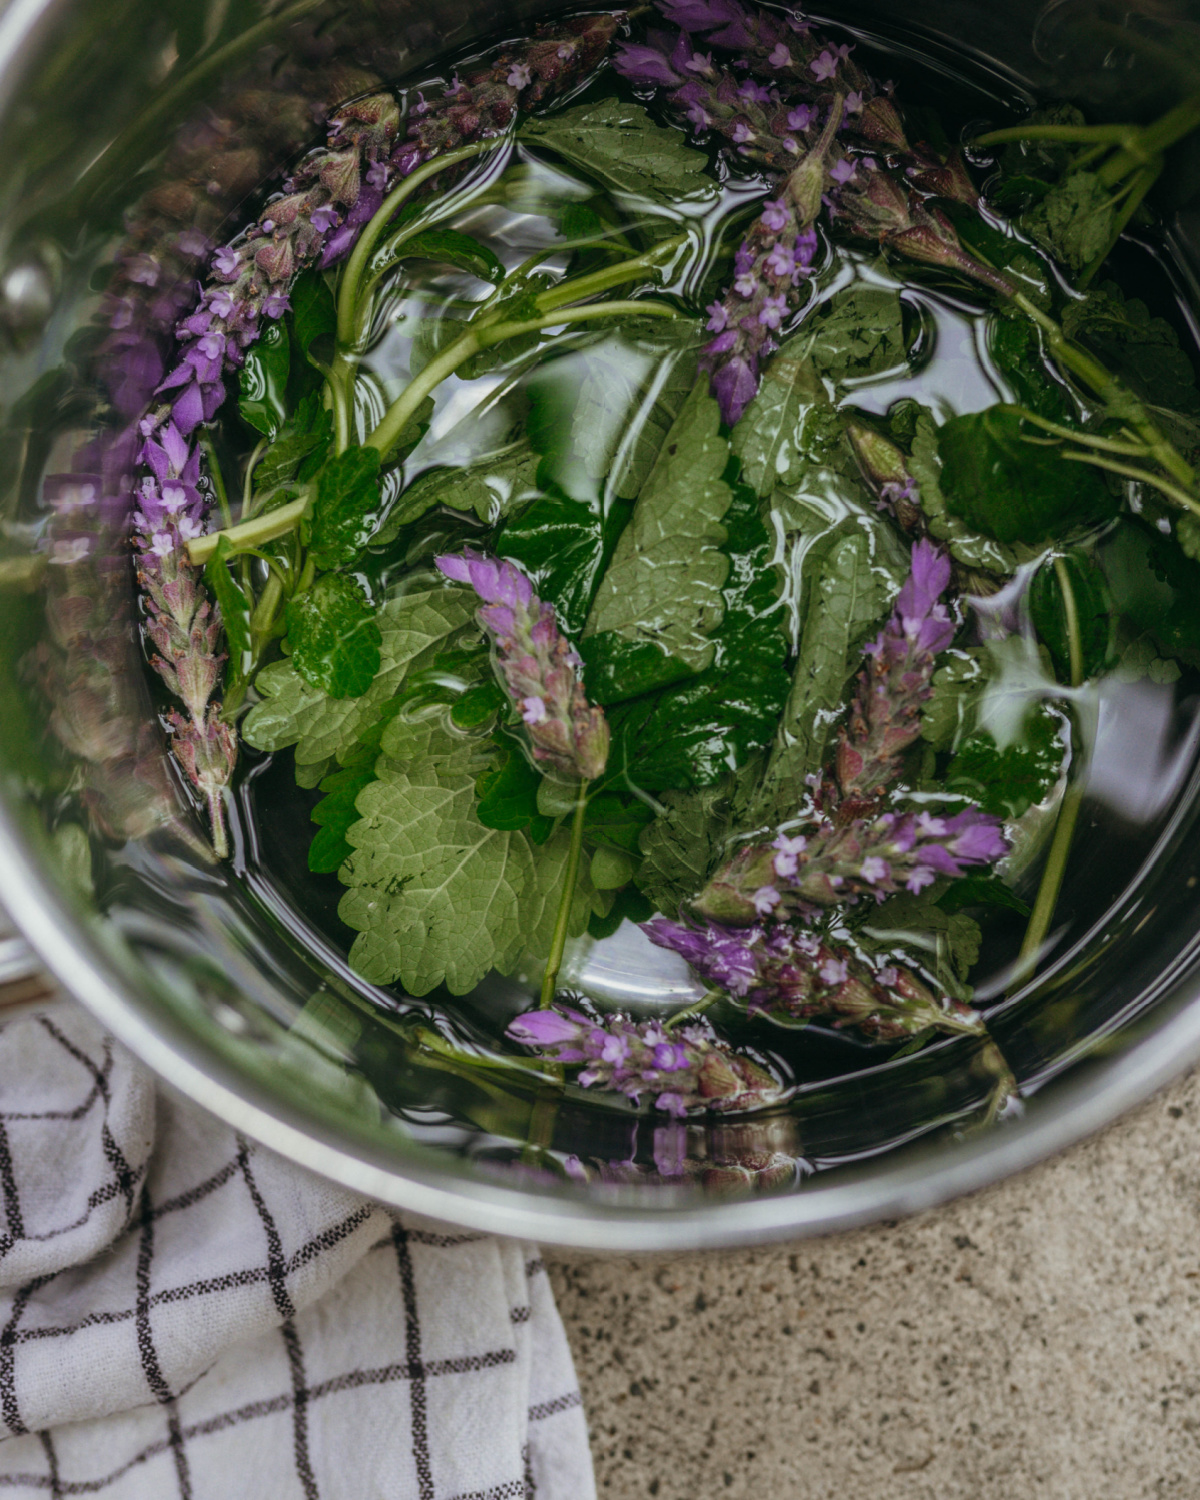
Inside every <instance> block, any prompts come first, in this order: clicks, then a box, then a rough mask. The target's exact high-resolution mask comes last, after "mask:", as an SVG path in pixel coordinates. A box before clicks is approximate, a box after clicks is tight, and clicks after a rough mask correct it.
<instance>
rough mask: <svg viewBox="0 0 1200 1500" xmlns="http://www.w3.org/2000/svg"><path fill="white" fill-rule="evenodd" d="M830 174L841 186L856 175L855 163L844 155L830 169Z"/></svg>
mask: <svg viewBox="0 0 1200 1500" xmlns="http://www.w3.org/2000/svg"><path fill="white" fill-rule="evenodd" d="M829 176H830V178H831V179H832V180H833V181H834V182H836V183H838V184H839V186H840V185H843V184H845V183H847V182H849V181H850V179H851V178H852V177H853V176H854V163H853V162H852V161H851V160H850V158H849V157H848V156H843V157H842V159H841V161H839V162H838V163H837V165H836V166H834V167H832V168H831V169H830V172H829Z"/></svg>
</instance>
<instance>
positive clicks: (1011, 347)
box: [988, 304, 1078, 425]
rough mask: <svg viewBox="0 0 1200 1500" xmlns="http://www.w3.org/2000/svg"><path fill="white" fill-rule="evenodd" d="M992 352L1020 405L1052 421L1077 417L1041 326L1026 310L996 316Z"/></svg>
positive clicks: (990, 341)
mask: <svg viewBox="0 0 1200 1500" xmlns="http://www.w3.org/2000/svg"><path fill="white" fill-rule="evenodd" d="M1070 305H1071V306H1073V305H1074V304H1070ZM988 352H989V353H990V354H991V356H992V360H993V361H994V363H995V365H996V368H997V369H998V370H999V372H1000V374H1001V375H1002V376H1003V377H1004V380H1005V383H1006V384H1007V386H1008V388H1009V391H1010V392H1011V394H1012V399H1013V400H1014V401H1015V402H1017V404H1018V405H1020V406H1025V407H1028V409H1029V410H1030V411H1032V412H1036V413H1037V415H1038V416H1040V417H1045V418H1046V419H1047V420H1048V421H1050V422H1058V423H1060V424H1063V425H1070V424H1071V423H1073V422H1075V421H1076V420H1077V416H1078V413H1077V411H1076V407H1075V403H1074V402H1073V401H1072V400H1071V398H1070V396H1069V395H1068V393H1067V390H1066V387H1065V386H1064V385H1063V384H1062V381H1061V380H1060V378H1059V376H1058V374H1057V371H1056V369H1055V367H1054V364H1053V363H1052V361H1051V360H1050V359H1049V358H1048V357H1047V355H1046V351H1045V347H1044V345H1043V342H1042V332H1041V329H1040V328H1039V327H1038V326H1037V324H1036V323H1034V322H1033V321H1032V320H1031V319H1029V318H1027V317H1025V316H1024V315H1023V314H1021V315H1014V316H1012V317H997V318H995V319H993V321H992V323H991V326H990V327H989V329H988Z"/></svg>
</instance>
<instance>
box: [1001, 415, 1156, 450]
mask: <svg viewBox="0 0 1200 1500" xmlns="http://www.w3.org/2000/svg"><path fill="white" fill-rule="evenodd" d="M1013 410H1014V411H1015V412H1016V414H1017V416H1019V417H1020V418H1021V420H1022V422H1030V423H1032V424H1033V426H1034V427H1040V428H1041V429H1042V431H1043V432H1049V433H1052V434H1053V435H1054V436H1055V437H1056V438H1062V439H1063V440H1064V441H1065V442H1070V443H1082V444H1083V445H1084V446H1085V447H1088V448H1100V449H1103V451H1104V452H1106V453H1121V454H1124V456H1125V457H1126V458H1147V457H1148V456H1149V449H1148V448H1147V447H1146V445H1145V444H1144V443H1129V442H1118V440H1117V439H1116V438H1105V437H1099V436H1097V435H1096V434H1095V433H1091V432H1080V431H1079V430H1078V429H1077V428H1075V427H1062V426H1060V425H1059V423H1057V422H1051V421H1048V420H1047V419H1046V418H1045V417H1039V416H1038V414H1037V413H1036V412H1032V411H1030V410H1029V408H1028V407H1027V406H1015V407H1013Z"/></svg>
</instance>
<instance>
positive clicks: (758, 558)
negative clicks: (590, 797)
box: [589, 484, 789, 791]
mask: <svg viewBox="0 0 1200 1500" xmlns="http://www.w3.org/2000/svg"><path fill="white" fill-rule="evenodd" d="M725 526H726V533H727V535H726V541H725V547H724V551H725V554H726V557H727V558H728V560H729V575H728V578H727V580H726V583H725V586H724V588H723V589H722V591H721V600H722V604H723V610H724V618H723V620H722V622H721V626H720V628H719V629H718V630H717V631H716V633H715V634H714V636H713V638H712V643H713V648H714V654H713V660H712V664H711V665H710V666H709V667H708V668H707V669H706V670H705V671H703V672H701V673H699V674H698V675H696V676H694V677H690V678H687V679H685V680H684V681H683V682H681V683H679V684H677V685H675V686H671V687H667V688H665V689H664V690H662V691H661V692H658V693H654V694H650V695H648V696H645V697H640V698H636V699H633V700H631V701H627V702H625V703H622V704H620V705H618V706H617V707H616V708H615V709H611V710H610V711H609V723H610V726H611V729H612V738H613V748H612V751H611V753H610V755H609V763H608V764H609V771H608V774H609V780H610V782H611V783H612V784H615V785H621V786H630V787H633V788H642V789H645V790H649V791H660V790H663V789H666V788H670V787H695V786H711V785H713V784H714V783H716V782H718V781H720V780H722V779H723V778H724V777H725V776H726V775H727V774H728V773H729V772H730V771H736V770H739V769H740V768H742V767H743V766H745V765H746V763H747V762H748V761H749V760H750V759H751V757H752V756H754V755H755V754H757V752H759V751H761V750H763V749H765V748H766V746H767V745H769V744H770V742H771V739H772V737H773V736H774V734H775V730H776V726H777V725H778V723H779V716H780V714H781V712H782V711H783V706H784V703H785V702H786V701H787V695H788V686H789V674H788V672H787V670H786V668H785V667H784V665H783V663H784V658H785V656H786V654H787V643H786V640H785V638H784V635H783V632H782V631H781V630H780V628H779V620H780V614H781V605H780V601H779V597H778V591H779V583H778V577H777V575H776V573H775V570H774V569H773V568H772V567H771V559H772V556H773V552H774V539H773V538H772V536H771V535H770V533H769V532H768V530H767V528H766V526H765V525H764V524H763V520H762V517H761V516H760V514H759V507H758V500H757V497H756V496H755V494H754V491H753V490H752V489H751V488H750V487H749V485H744V484H737V485H735V486H734V487H733V490H732V494H731V499H730V504H729V508H728V510H727V511H726V514H725ZM589 680H590V679H589Z"/></svg>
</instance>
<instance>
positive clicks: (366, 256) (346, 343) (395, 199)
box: [337, 136, 503, 349]
mask: <svg viewBox="0 0 1200 1500" xmlns="http://www.w3.org/2000/svg"><path fill="white" fill-rule="evenodd" d="M502 139H503V137H496V136H491V137H489V138H488V139H487V140H483V141H474V142H472V144H471V145H469V146H460V147H459V148H458V150H457V151H447V152H446V154H445V155H444V156H435V157H434V158H433V160H432V161H427V162H426V163H425V164H424V165H423V166H420V167H418V168H417V170H416V171H415V172H412V173H410V174H409V175H408V176H407V177H406V178H405V179H404V181H403V182H401V183H399V184H398V185H397V186H396V187H394V188H393V189H392V191H391V192H390V193H389V194H388V195H387V197H386V198H385V199H384V200H383V202H382V203H381V204H380V206H379V208H378V210H377V211H376V213H375V217H374V218H373V219H371V220H370V221H369V222H368V224H367V227H366V228H365V229H364V230H363V232H362V234H360V235H359V237H358V243H357V244H356V245H355V247H354V250H353V251H352V253H351V255H350V259H349V260H348V261H347V262H346V269H345V272H344V273H343V275H342V285H341V289H340V291H339V293H338V310H337V341H338V345H339V347H342V348H348V349H349V348H353V346H354V344H355V343H356V341H357V339H358V288H359V285H360V283H361V281H362V278H363V272H364V271H365V270H366V268H367V262H368V261H369V260H370V258H371V255H372V253H373V252H374V250H375V247H376V245H378V243H379V240H380V236H381V235H382V234H383V231H384V230H385V229H386V228H387V226H388V225H389V224H390V223H391V221H392V219H393V218H395V216H396V212H397V210H398V209H399V208H400V207H401V206H402V205H403V204H404V203H405V202H406V200H407V199H409V198H411V197H412V195H413V193H415V192H416V190H417V189H418V188H419V187H420V186H421V184H422V183H425V182H428V181H429V179H430V178H431V177H436V176H437V175H438V173H439V172H444V171H445V170H446V169H447V167H453V166H457V164H458V163H459V162H460V161H469V160H470V158H471V157H473V156H478V155H479V154H480V152H482V151H488V150H491V149H492V148H493V147H494V146H497V145H499V144H500V142H501V140H502Z"/></svg>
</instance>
